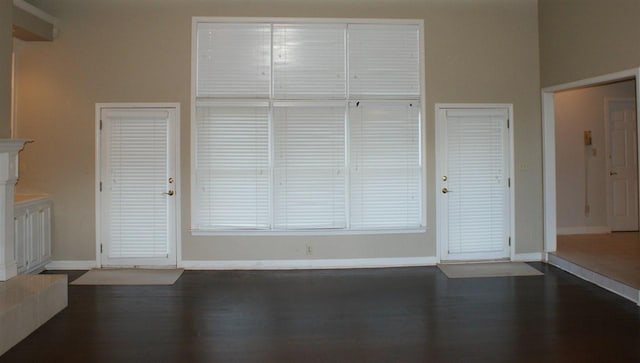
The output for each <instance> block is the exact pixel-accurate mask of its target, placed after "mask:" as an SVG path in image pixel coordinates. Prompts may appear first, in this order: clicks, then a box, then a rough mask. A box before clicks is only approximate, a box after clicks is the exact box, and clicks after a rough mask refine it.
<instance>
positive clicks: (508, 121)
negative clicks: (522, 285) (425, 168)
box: [100, 119, 511, 129]
mask: <svg viewBox="0 0 640 363" xmlns="http://www.w3.org/2000/svg"><path fill="white" fill-rule="evenodd" d="M510 121H511V120H509V119H507V128H509V123H510ZM100 125H102V124H100ZM100 128H101V129H102V126H101V127H100Z"/></svg>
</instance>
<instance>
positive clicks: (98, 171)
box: [94, 102, 182, 268]
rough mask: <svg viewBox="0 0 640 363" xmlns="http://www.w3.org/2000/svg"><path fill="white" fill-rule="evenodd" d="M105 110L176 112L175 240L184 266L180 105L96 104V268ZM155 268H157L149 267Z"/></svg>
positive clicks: (99, 263) (179, 261) (99, 260)
mask: <svg viewBox="0 0 640 363" xmlns="http://www.w3.org/2000/svg"><path fill="white" fill-rule="evenodd" d="M105 108H110V109H114V108H171V109H174V110H175V115H176V119H175V123H176V125H175V150H174V152H175V155H174V157H175V172H176V184H175V190H176V194H175V197H176V210H175V219H176V220H175V223H176V228H175V233H176V235H175V240H176V246H175V248H176V267H181V266H182V208H181V206H182V199H181V196H182V188H181V183H182V180H181V179H182V178H181V174H182V173H181V168H180V126H181V124H180V103H179V102H158V103H96V108H95V112H96V113H95V164H94V165H95V205H96V241H95V242H96V243H95V253H96V266H97V267H98V268H101V267H102V256H101V253H100V242H101V239H102V206H101V203H102V197H101V195H100V181H101V179H102V178H101V166H102V165H101V163H100V160H101V153H100V150H101V147H102V145H101V143H100V119H101V113H102V109H105ZM149 267H152V268H153V267H155V266H149Z"/></svg>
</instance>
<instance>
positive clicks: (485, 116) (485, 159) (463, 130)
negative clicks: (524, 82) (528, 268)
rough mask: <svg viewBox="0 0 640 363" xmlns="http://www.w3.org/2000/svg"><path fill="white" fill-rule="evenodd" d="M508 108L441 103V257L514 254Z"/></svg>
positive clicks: (438, 139) (439, 164) (467, 258)
mask: <svg viewBox="0 0 640 363" xmlns="http://www.w3.org/2000/svg"><path fill="white" fill-rule="evenodd" d="M508 120H509V108H506V107H504V108H503V107H497V108H439V109H438V115H437V132H438V136H437V143H438V145H437V146H438V149H437V150H438V155H437V163H438V168H437V169H438V173H439V175H438V183H437V184H436V185H438V186H439V187H438V200H437V203H438V217H437V218H438V239H439V245H440V250H441V253H440V258H441V260H482V259H502V258H507V257H509V255H510V250H509V244H510V243H509V239H510V228H511V223H510V220H511V215H510V192H509V188H510V180H509V175H510V171H509V166H510V154H509V130H508V126H509V125H508V122H509V121H508Z"/></svg>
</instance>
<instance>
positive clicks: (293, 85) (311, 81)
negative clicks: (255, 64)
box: [273, 24, 346, 99]
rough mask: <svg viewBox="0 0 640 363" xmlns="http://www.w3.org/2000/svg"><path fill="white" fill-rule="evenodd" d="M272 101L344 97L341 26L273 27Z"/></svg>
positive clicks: (343, 40) (343, 48)
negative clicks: (277, 99)
mask: <svg viewBox="0 0 640 363" xmlns="http://www.w3.org/2000/svg"><path fill="white" fill-rule="evenodd" d="M273 78H274V80H273V82H274V84H273V88H274V96H275V97H276V98H284V99H287V98H289V99H300V98H314V97H322V98H325V99H326V98H341V99H344V97H345V86H346V82H345V25H341V24H332V25H323V24H313V25H306V24H275V25H274V26H273Z"/></svg>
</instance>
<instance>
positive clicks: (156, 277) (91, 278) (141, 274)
mask: <svg viewBox="0 0 640 363" xmlns="http://www.w3.org/2000/svg"><path fill="white" fill-rule="evenodd" d="M182 272H184V270H183V269H171V270H160V269H94V270H89V271H88V272H87V273H85V274H84V275H82V276H80V277H78V278H77V279H75V280H74V281H73V282H72V283H71V285H173V284H174V283H175V282H176V280H178V278H179V277H180V275H182Z"/></svg>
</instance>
